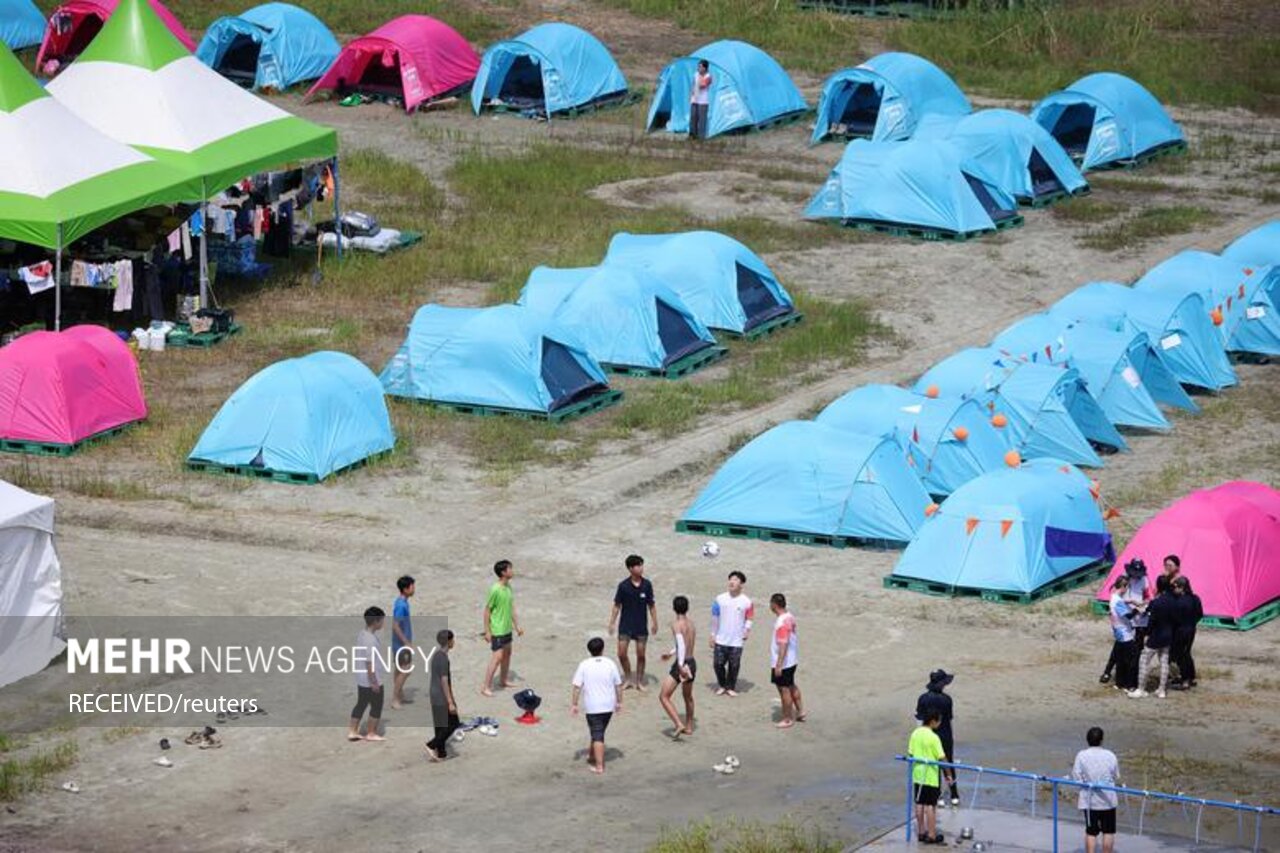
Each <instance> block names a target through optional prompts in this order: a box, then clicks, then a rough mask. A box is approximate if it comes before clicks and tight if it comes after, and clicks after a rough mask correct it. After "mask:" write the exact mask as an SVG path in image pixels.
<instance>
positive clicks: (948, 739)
mask: <svg viewBox="0 0 1280 853" xmlns="http://www.w3.org/2000/svg"><path fill="white" fill-rule="evenodd" d="M954 678H955V675H953V674H952V673H949V672H947V671H946V670H945V669H935V670H934V671H933V672H931V673H929V684H928V688H927V689H926V690H925V691H924V692H923V693H921V694H920V698H919V699H917V700H916V719H917V720H919V721H920V722H922V723H923V722H925V721H926V720H928V719H929V717H930V716H931V715H933V714H937V715H938V720H939V722H938V728H937V735H938V738H939V739H940V740H941V741H942V751H943V752H944V753H945V754H946V760H947V761H949V762H954V761H955V760H956V758H955V741H954V739H953V737H952V734H951V716H952V714H951V697H950V696H948V695H947V694H946V693H944V692H943V690H944V689H945V688H946V686H947V685H948V684H950V683H951V682H952V680H953V679H954ZM942 777H943V778H944V779H945V780H946V782H947V787H948V788H950V789H951V805H953V806H958V805H960V788H959V786H957V785H956V771H955V770H954V769H952V768H950V767H944V768H942Z"/></svg>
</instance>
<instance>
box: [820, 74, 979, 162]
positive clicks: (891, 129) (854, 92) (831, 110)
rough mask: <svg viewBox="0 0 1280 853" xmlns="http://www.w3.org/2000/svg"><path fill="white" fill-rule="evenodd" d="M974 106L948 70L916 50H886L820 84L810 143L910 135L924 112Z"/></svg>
mask: <svg viewBox="0 0 1280 853" xmlns="http://www.w3.org/2000/svg"><path fill="white" fill-rule="evenodd" d="M972 109H973V108H972V107H970V106H969V100H968V99H967V98H966V97H965V96H964V92H961V91H960V87H959V86H957V85H956V84H955V81H953V80H952V79H951V78H950V77H949V76H948V75H947V72H945V71H943V70H942V69H941V68H939V67H938V66H936V65H934V64H933V63H932V62H930V61H929V60H927V59H924V58H923V57H920V56H916V55H915V54H913V53H882V54H880V55H879V56H873V57H871V58H870V59H868V60H867V61H866V62H864V63H862V64H861V65H859V66H857V67H856V68H845V69H842V70H840V71H837V72H836V73H835V74H832V75H831V76H830V77H828V78H827V80H826V82H825V83H823V84H822V98H821V99H820V100H819V101H818V121H817V123H816V124H815V125H814V128H813V137H812V139H811V140H810V143H811V144H817V143H819V142H822V141H823V140H825V139H832V138H844V139H858V138H862V139H870V140H872V141H874V142H896V141H900V140H903V139H910V138H911V136H912V134H914V133H915V130H916V126H917V125H918V124H919V123H920V119H922V118H923V117H924V116H926V115H930V114H933V115H946V116H962V115H967V114H968V113H969V112H970V111H971V110H972Z"/></svg>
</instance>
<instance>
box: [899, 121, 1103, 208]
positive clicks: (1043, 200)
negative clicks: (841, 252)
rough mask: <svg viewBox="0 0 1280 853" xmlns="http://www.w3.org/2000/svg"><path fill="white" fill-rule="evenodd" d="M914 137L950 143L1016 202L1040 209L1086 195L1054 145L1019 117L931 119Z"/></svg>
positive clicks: (1070, 165)
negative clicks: (1061, 199) (1064, 199)
mask: <svg viewBox="0 0 1280 853" xmlns="http://www.w3.org/2000/svg"><path fill="white" fill-rule="evenodd" d="M915 138H917V139H945V140H947V141H948V142H950V143H952V144H953V145H955V146H956V148H958V149H959V150H960V152H961V153H962V154H963V155H964V156H966V157H968V158H969V159H970V160H973V161H974V162H976V163H978V164H979V165H980V166H981V167H982V172H983V175H984V176H986V177H987V178H989V179H990V180H991V181H992V183H994V184H995V185H996V186H998V187H1000V189H1002V190H1004V191H1005V192H1006V193H1008V194H1009V195H1011V196H1013V197H1014V198H1016V199H1017V200H1018V202H1019V203H1021V204H1029V205H1033V206H1040V205H1044V204H1048V203H1049V202H1052V201H1056V200H1058V199H1060V198H1063V197H1066V196H1071V195H1079V194H1082V193H1086V192H1088V191H1089V184H1088V182H1086V181H1085V179H1084V176H1083V175H1081V174H1080V170H1079V169H1078V168H1076V164H1075V163H1073V162H1071V158H1070V157H1069V156H1067V152H1066V151H1064V150H1062V146H1061V145H1059V144H1058V141H1057V140H1056V139H1054V138H1053V137H1052V136H1050V135H1049V133H1048V131H1046V130H1045V129H1044V128H1042V127H1041V126H1040V125H1038V124H1036V123H1035V122H1034V121H1032V120H1031V119H1029V118H1027V117H1026V116H1024V115H1023V114H1022V113H1015V112H1014V111H1012V110H979V111H978V112H976V113H973V114H971V115H967V116H963V117H959V118H957V117H954V116H942V117H932V118H930V119H929V120H926V121H925V122H924V123H922V124H921V126H920V129H919V131H918V132H917V133H916V137H915Z"/></svg>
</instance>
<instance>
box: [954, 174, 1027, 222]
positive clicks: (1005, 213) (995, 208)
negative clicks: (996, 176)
mask: <svg viewBox="0 0 1280 853" xmlns="http://www.w3.org/2000/svg"><path fill="white" fill-rule="evenodd" d="M964 179H965V180H966V181H968V182H969V189H971V190H973V194H974V195H975V196H977V197H978V202H979V203H980V204H981V205H982V209H983V210H985V211H986V212H987V216H990V217H991V221H992V222H999V221H1001V220H1002V219H1009V218H1010V217H1013V216H1017V215H1018V211H1016V210H1005V209H1004V208H1002V207H1001V206H1000V205H999V203H997V202H996V200H995V198H994V197H993V196H992V195H991V191H990V190H988V189H987V185H986V184H984V183H983V182H982V181H980V180H978V179H977V178H975V177H974V176H973V175H970V174H969V173H967V172H966V173H964Z"/></svg>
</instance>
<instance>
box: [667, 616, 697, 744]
mask: <svg viewBox="0 0 1280 853" xmlns="http://www.w3.org/2000/svg"><path fill="white" fill-rule="evenodd" d="M671 609H672V611H673V612H674V613H675V614H676V618H675V621H673V622H672V623H671V634H672V636H673V637H674V638H675V646H674V647H673V648H672V649H671V651H669V652H667V653H666V654H664V655H663V656H662V659H663V660H664V661H668V660H671V659H672V658H675V661H674V662H673V663H672V664H671V671H670V672H668V673H667V675H666V677H665V678H663V679H662V689H661V691H660V692H659V693H658V701H659V702H661V703H662V710H664V711H666V712H667V716H668V717H670V718H671V722H672V723H674V724H675V727H676V730H675V733H674V734H673V735H672V737H673V738H676V739H679V737H680V735H691V734H693V680H694V679H695V678H697V677H698V662H697V661H695V660H694V659H693V649H694V641H695V640H696V639H697V631H696V629H695V628H694V627H693V622H691V621H690V620H689V599H687V598H685V597H684V596H683V595H677V596H676V597H675V598H674V599H672V600H671ZM676 687H679V688H680V692H681V693H682V694H683V695H684V720H683V722H682V721H681V720H680V714H678V713H677V712H676V703H675V701H674V700H673V699H672V698H671V697H672V696H673V695H674V694H675V692H676Z"/></svg>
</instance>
